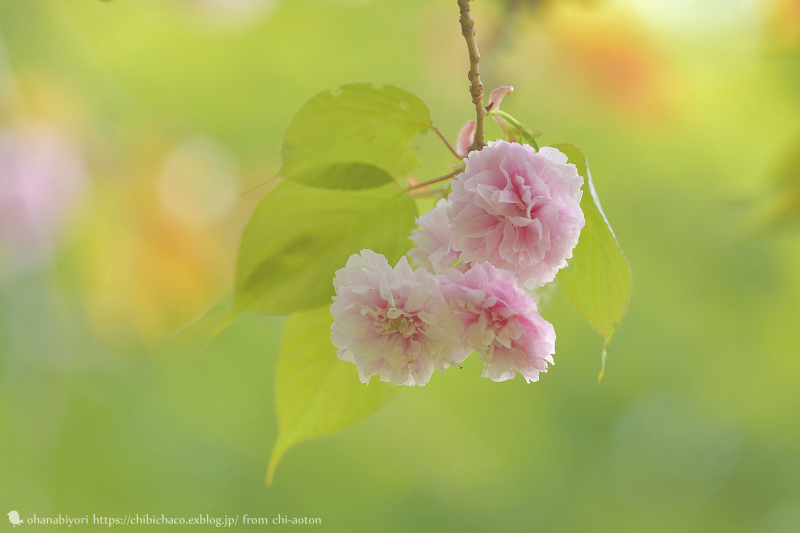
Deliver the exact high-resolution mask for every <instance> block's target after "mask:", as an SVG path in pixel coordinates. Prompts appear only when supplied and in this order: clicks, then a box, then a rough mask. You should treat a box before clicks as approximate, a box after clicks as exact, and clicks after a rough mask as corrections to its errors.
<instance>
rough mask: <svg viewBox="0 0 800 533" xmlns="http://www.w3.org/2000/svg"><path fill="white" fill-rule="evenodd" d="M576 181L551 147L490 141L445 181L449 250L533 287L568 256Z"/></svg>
mask: <svg viewBox="0 0 800 533" xmlns="http://www.w3.org/2000/svg"><path fill="white" fill-rule="evenodd" d="M582 184H583V178H582V177H581V176H580V175H579V174H578V171H577V169H576V167H575V165H572V164H570V163H568V162H567V156H565V155H564V154H562V153H561V152H559V151H558V150H557V149H555V148H550V147H544V148H542V149H541V150H539V152H536V151H535V150H534V149H533V148H532V147H531V146H527V145H521V144H517V143H509V142H506V141H502V140H501V141H495V142H490V143H489V144H488V146H486V147H485V148H484V149H483V150H481V151H473V152H471V153H470V154H469V157H468V159H467V161H466V168H465V170H464V172H462V173H461V174H459V175H458V176H457V177H456V179H455V180H454V181H453V184H452V187H453V192H452V193H451V195H450V203H451V205H450V206H449V207H448V210H447V215H448V218H449V221H450V233H451V236H452V248H453V250H455V251H458V252H461V260H462V261H465V262H468V263H481V262H488V263H491V264H492V265H494V266H495V267H497V268H501V269H504V270H509V271H511V272H513V273H514V274H515V275H516V276H517V278H518V280H519V282H520V283H522V284H524V285H525V286H527V287H538V286H541V285H543V284H545V283H547V282H550V281H552V280H553V279H554V278H555V275H556V273H557V272H558V270H559V269H560V268H562V267H564V266H566V264H567V261H566V260H567V259H568V258H570V257H572V249H573V248H574V247H575V245H576V244H577V243H578V237H579V235H580V231H581V228H583V225H584V223H585V220H584V217H583V211H582V210H581V208H580V200H581V195H582V192H581V185H582Z"/></svg>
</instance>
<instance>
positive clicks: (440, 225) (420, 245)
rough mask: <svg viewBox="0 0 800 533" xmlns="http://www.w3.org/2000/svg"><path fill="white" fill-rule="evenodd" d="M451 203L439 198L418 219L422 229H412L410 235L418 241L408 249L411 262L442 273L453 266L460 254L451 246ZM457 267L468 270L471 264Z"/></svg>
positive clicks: (462, 264)
mask: <svg viewBox="0 0 800 533" xmlns="http://www.w3.org/2000/svg"><path fill="white" fill-rule="evenodd" d="M449 205H450V202H448V201H447V200H444V199H442V200H439V201H438V202H437V203H436V207H434V208H433V209H432V210H430V211H428V212H427V213H425V214H424V215H422V216H421V217H419V218H418V219H417V224H418V225H419V226H420V228H421V229H414V230H411V237H409V239H411V240H412V241H414V242H416V243H417V246H415V247H414V248H412V249H411V250H409V251H408V257H409V258H410V259H411V262H412V263H413V264H414V266H416V267H422V268H425V269H426V270H427V271H428V272H431V273H433V274H440V273H441V272H443V271H444V270H445V269H447V268H449V267H451V266H453V263H455V262H456V261H457V260H458V258H459V257H458V256H459V255H460V254H459V253H458V252H456V251H455V250H453V247H452V246H451V238H450V221H449V219H448V218H447V208H448V206H449ZM455 268H457V269H458V270H461V271H466V270H467V268H469V266H468V265H467V264H466V263H459V264H458V265H457V266H456V267H455Z"/></svg>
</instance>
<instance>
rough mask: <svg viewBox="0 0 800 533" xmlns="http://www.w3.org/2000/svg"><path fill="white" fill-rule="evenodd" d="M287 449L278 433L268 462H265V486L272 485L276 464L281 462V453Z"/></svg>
mask: <svg viewBox="0 0 800 533" xmlns="http://www.w3.org/2000/svg"><path fill="white" fill-rule="evenodd" d="M288 449H289V446H288V445H287V444H286V443H285V439H284V438H283V435H282V434H281V433H279V434H278V438H277V439H276V440H275V445H274V446H273V447H272V453H270V455H269V463H268V464H267V478H266V480H265V484H266V485H267V487H271V486H272V483H273V481H274V480H275V471H276V470H277V469H278V464H279V463H280V462H281V459H282V458H283V454H285V453H286V451H287V450H288Z"/></svg>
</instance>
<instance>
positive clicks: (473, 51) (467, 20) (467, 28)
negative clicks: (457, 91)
mask: <svg viewBox="0 0 800 533" xmlns="http://www.w3.org/2000/svg"><path fill="white" fill-rule="evenodd" d="M469 2H470V0H458V7H459V9H460V11H461V17H460V19H459V21H460V22H461V34H462V35H463V36H464V39H465V40H466V41H467V49H468V50H469V76H468V77H469V81H470V88H469V92H470V94H471V95H472V103H473V104H475V112H476V115H477V117H476V119H475V141H474V142H473V143H472V147H471V149H472V150H480V149H481V148H483V147H484V146H485V143H484V138H483V120H484V119H485V118H486V107H484V105H483V84H482V83H481V71H480V69H479V68H478V64H479V63H480V61H481V54H480V52H479V51H478V41H477V38H476V36H475V21H474V20H472V15H470V11H469Z"/></svg>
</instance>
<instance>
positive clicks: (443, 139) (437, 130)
mask: <svg viewBox="0 0 800 533" xmlns="http://www.w3.org/2000/svg"><path fill="white" fill-rule="evenodd" d="M431 126H433V131H435V132H436V135H438V136H439V138H440V139H441V140H442V142H443V143H444V145H445V146H447V149H448V150H450V153H452V154H453V155H454V156H456V158H457V159H462V157H461V156H460V155H458V152H456V150H455V148H453V145H452V144H450V141H448V140H447V137H445V136H444V134H443V133H442V131H441V130H440V129H439V128H437V127H436V124H431Z"/></svg>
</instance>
